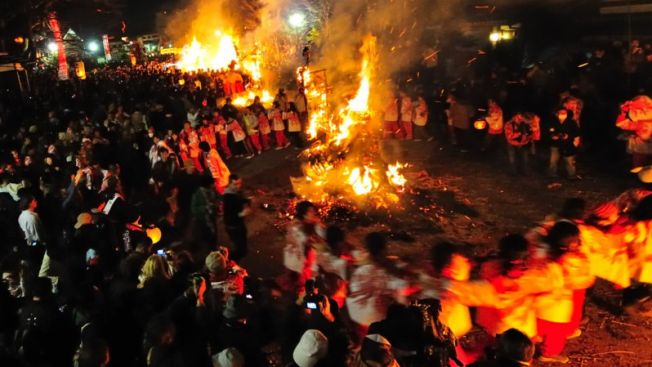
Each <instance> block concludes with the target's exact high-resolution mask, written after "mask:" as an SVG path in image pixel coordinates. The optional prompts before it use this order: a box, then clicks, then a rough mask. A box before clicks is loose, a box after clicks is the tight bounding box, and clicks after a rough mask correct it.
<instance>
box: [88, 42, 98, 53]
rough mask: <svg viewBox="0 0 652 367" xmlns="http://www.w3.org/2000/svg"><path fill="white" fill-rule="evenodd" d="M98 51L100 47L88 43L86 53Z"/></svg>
mask: <svg viewBox="0 0 652 367" xmlns="http://www.w3.org/2000/svg"><path fill="white" fill-rule="evenodd" d="M99 49H100V45H99V44H98V43H97V42H95V41H90V42H88V51H90V52H97V50H99Z"/></svg>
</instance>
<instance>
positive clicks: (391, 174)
mask: <svg viewBox="0 0 652 367" xmlns="http://www.w3.org/2000/svg"><path fill="white" fill-rule="evenodd" d="M407 166H408V165H407V164H403V163H399V162H396V163H395V164H390V165H388V166H387V171H386V172H385V174H386V175H387V179H388V180H389V183H390V184H392V185H393V186H396V187H397V188H398V189H399V191H403V189H404V187H405V184H407V179H406V178H405V176H403V175H402V174H401V173H400V172H399V170H401V169H403V168H406V167H407Z"/></svg>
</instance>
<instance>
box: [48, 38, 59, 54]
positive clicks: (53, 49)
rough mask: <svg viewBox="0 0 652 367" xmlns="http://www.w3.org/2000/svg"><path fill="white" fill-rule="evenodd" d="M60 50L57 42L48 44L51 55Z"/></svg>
mask: <svg viewBox="0 0 652 367" xmlns="http://www.w3.org/2000/svg"><path fill="white" fill-rule="evenodd" d="M58 49H59V47H58V46H57V43H56V42H54V41H51V42H50V43H48V51H50V52H51V53H55V52H57V50H58Z"/></svg>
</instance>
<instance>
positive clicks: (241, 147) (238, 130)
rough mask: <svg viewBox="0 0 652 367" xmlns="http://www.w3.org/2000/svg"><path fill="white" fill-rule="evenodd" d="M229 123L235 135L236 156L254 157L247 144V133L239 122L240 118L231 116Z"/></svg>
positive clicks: (232, 134)
mask: <svg viewBox="0 0 652 367" xmlns="http://www.w3.org/2000/svg"><path fill="white" fill-rule="evenodd" d="M227 124H228V126H229V131H230V132H231V136H232V137H233V142H234V146H235V152H236V153H235V156H236V157H242V156H245V157H246V158H247V159H250V158H251V157H253V154H252V153H251V152H250V151H249V150H248V149H247V146H246V145H245V140H246V139H247V134H246V133H245V131H244V129H243V128H242V126H241V125H240V123H239V122H238V120H236V119H234V118H231V117H229V119H228V121H227Z"/></svg>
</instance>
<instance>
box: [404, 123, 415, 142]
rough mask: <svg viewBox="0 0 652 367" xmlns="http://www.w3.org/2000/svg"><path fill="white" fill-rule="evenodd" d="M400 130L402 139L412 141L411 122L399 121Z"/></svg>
mask: <svg viewBox="0 0 652 367" xmlns="http://www.w3.org/2000/svg"><path fill="white" fill-rule="evenodd" d="M401 130H402V131H403V139H407V140H412V138H413V137H414V134H413V133H412V121H401Z"/></svg>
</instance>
